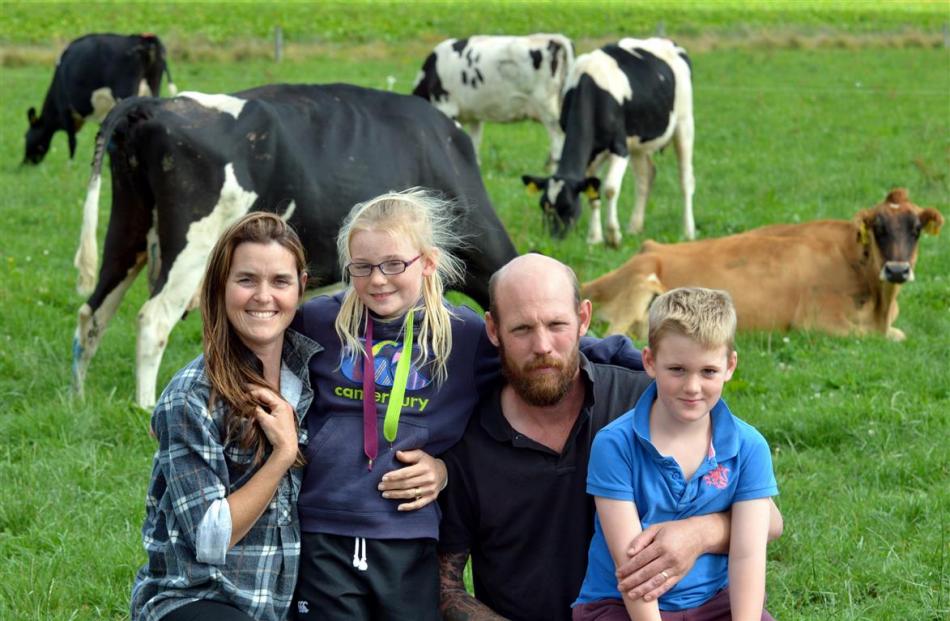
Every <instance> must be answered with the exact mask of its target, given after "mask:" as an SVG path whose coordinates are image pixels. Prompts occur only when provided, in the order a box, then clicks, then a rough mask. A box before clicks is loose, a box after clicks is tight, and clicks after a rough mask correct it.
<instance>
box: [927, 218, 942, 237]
mask: <svg viewBox="0 0 950 621" xmlns="http://www.w3.org/2000/svg"><path fill="white" fill-rule="evenodd" d="M924 233H926V234H928V235H939V234H940V223H939V222H937V220H936V219H934V220H931V221H930V222H928V223H927V224H925V225H924Z"/></svg>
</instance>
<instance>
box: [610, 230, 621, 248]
mask: <svg viewBox="0 0 950 621" xmlns="http://www.w3.org/2000/svg"><path fill="white" fill-rule="evenodd" d="M621 241H623V235H621V234H620V231H607V245H608V246H610V247H611V248H619V247H620V242H621Z"/></svg>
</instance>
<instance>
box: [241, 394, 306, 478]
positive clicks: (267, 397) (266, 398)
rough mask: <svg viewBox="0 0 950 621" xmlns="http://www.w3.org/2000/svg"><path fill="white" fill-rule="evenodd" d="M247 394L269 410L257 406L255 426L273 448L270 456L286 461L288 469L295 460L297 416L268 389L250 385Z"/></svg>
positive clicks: (288, 405)
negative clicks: (256, 425) (259, 428)
mask: <svg viewBox="0 0 950 621" xmlns="http://www.w3.org/2000/svg"><path fill="white" fill-rule="evenodd" d="M248 392H249V393H250V395H251V396H252V397H254V399H256V400H257V401H260V402H261V403H263V404H264V405H265V406H266V407H267V410H270V412H268V411H267V410H265V409H264V408H263V407H261V406H257V408H256V410H255V415H256V417H257V424H259V425H260V426H261V430H262V431H263V432H264V435H265V436H267V439H268V441H270V443H271V446H273V447H274V452H273V453H272V456H273V457H275V458H277V459H280V460H281V461H282V462H283V461H286V462H287V467H288V468H289V467H290V466H291V465H292V464H293V463H294V461H295V460H296V459H297V416H296V415H295V414H294V409H293V408H292V407H290V404H289V403H287V402H286V401H284V400H283V399H282V398H281V397H280V395H278V394H277V393H275V392H274V391H273V390H271V389H270V388H265V387H264V386H258V385H254V384H252V385H250V386H248Z"/></svg>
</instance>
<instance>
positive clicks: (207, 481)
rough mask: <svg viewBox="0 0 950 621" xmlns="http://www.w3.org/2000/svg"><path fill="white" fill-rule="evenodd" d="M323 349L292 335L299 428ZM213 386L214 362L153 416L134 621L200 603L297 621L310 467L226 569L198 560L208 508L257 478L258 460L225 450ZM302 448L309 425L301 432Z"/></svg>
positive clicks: (178, 383)
mask: <svg viewBox="0 0 950 621" xmlns="http://www.w3.org/2000/svg"><path fill="white" fill-rule="evenodd" d="M321 349H322V348H321V347H320V345H318V344H317V343H316V342H314V341H312V340H310V339H308V338H307V337H305V336H302V335H300V334H297V333H296V332H293V331H292V330H288V331H287V332H286V335H285V338H284V349H283V352H282V355H281V357H282V361H283V365H284V366H286V367H287V369H289V370H290V371H291V372H292V373H294V374H295V375H296V376H297V377H299V378H300V379H301V381H302V382H303V389H302V394H301V396H300V402H299V403H298V404H297V408H296V411H297V412H298V414H297V417H298V420H299V419H300V418H301V416H302V414H301V413H304V414H305V413H306V412H307V410H308V409H309V407H310V403H311V401H312V400H313V390H312V389H311V387H310V374H309V373H308V370H307V365H308V362H309V360H310V358H311V357H312V356H313V355H314V354H315V353H317V352H318V351H320V350H321ZM210 393H211V385H210V383H209V382H208V377H207V375H206V374H205V368H204V356H199V357H198V358H196V359H195V360H193V361H192V362H191V363H190V364H188V366H186V367H185V368H184V369H182V370H181V371H179V372H178V373H177V374H176V375H175V377H174V378H173V379H172V381H171V382H170V383H169V384H168V387H167V388H166V389H165V391H164V392H163V393H162V396H161V398H160V399H159V401H158V405H156V406H155V410H154V412H153V413H152V428H153V429H154V430H155V433H156V434H157V435H158V442H159V446H158V450H157V451H156V453H155V459H154V462H153V466H152V478H151V484H150V485H149V489H148V495H147V497H146V500H145V502H146V516H145V524H144V525H143V526H142V540H143V543H144V546H145V550H146V552H147V553H148V563H147V564H146V565H145V566H143V567H142V568H141V569H140V570H139V572H138V574H137V576H136V578H135V584H134V585H133V587H132V603H131V613H132V621H158V620H159V619H160V618H161V617H162V616H163V615H166V614H168V613H169V612H171V611H172V610H174V609H176V608H179V607H181V606H184V605H185V604H189V603H191V602H194V601H197V600H214V601H219V602H223V603H227V604H230V605H232V606H235V607H236V608H238V609H240V610H242V611H244V612H245V613H246V614H248V615H250V616H251V617H253V618H255V619H261V620H265V621H278V620H280V619H284V618H285V617H286V616H287V612H288V609H289V608H290V602H291V599H292V598H293V594H294V585H295V583H296V581H297V569H298V567H299V561H300V524H299V522H298V520H297V507H296V504H297V494H298V492H299V491H300V481H301V478H302V475H303V473H302V469H301V468H291V469H290V470H288V471H287V474H285V475H284V478H283V480H281V482H280V485H279V486H278V488H277V492H276V493H275V495H274V498H273V500H271V502H270V504H269V505H268V506H267V509H265V511H264V514H263V515H261V517H260V518H259V519H258V520H257V522H256V523H255V524H254V526H253V527H252V528H251V530H250V531H249V532H248V533H247V535H245V536H244V538H243V539H241V541H239V542H238V543H237V544H235V546H234V547H233V548H231V549H230V550H228V553H227V559H226V561H225V563H224V564H223V565H212V564H209V563H202V562H200V561H198V560H196V554H195V549H196V533H197V531H198V525H199V524H200V523H201V519H202V517H204V515H205V513H206V512H207V510H208V507H209V506H210V505H211V504H212V503H213V502H214V501H216V500H219V499H222V498H226V497H227V496H228V495H229V494H231V493H232V492H234V491H235V490H237V489H238V488H240V487H241V486H242V485H244V484H245V483H246V482H247V481H248V480H250V478H251V477H252V476H253V475H254V473H255V472H256V470H257V469H256V468H249V467H248V466H249V464H250V462H251V460H252V458H253V452H252V451H248V450H243V449H241V448H240V447H238V446H236V445H234V444H233V443H228V444H222V438H223V433H222V432H223V430H224V416H225V414H226V410H227V406H224V405H222V404H221V403H220V402H219V403H217V404H216V405H215V407H214V408H212V409H209V408H208V398H209V396H210ZM299 427H300V444H301V445H305V444H307V431H306V429H307V426H306V424H304V423H302V422H301V423H300V426H299Z"/></svg>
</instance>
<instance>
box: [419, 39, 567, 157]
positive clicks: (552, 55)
mask: <svg viewBox="0 0 950 621" xmlns="http://www.w3.org/2000/svg"><path fill="white" fill-rule="evenodd" d="M573 64H574V44H573V43H571V40H570V39H568V38H567V37H565V36H564V35H560V34H532V35H527V36H524V37H507V36H484V35H483V36H476V37H469V38H467V39H448V40H446V41H443V42H442V43H439V44H438V45H437V46H435V49H434V50H433V51H432V53H431V54H429V56H428V58H426V61H425V63H424V64H423V65H422V70H421V71H420V72H419V76H418V77H417V78H416V83H415V86H414V87H413V89H414V90H413V91H412V94H413V95H418V96H419V97H422V98H423V99H426V100H428V101H429V102H431V103H432V105H434V106H435V107H436V108H438V109H439V110H441V111H442V112H444V113H445V114H446V115H448V116H449V117H450V118H452V119H454V120H456V121H459V122H460V123H462V124H463V125H465V127H466V129H468V133H469V135H470V136H471V137H472V142H473V143H474V144H475V153H476V154H477V153H478V146H479V143H480V142H481V139H482V123H483V122H484V121H491V122H495V123H510V122H513V121H522V120H524V119H534V120H536V121H540V122H541V123H542V124H543V125H544V127H545V129H547V130H548V135H549V136H550V137H551V151H550V155H549V156H548V166H550V167H551V169H552V170H553V169H554V167H556V166H557V162H558V159H559V158H560V156H561V147H562V146H563V145H564V133H563V132H562V131H561V127H560V125H559V124H558V118H559V116H560V114H561V91H562V89H563V87H564V81H565V79H566V78H567V75H568V72H569V71H570V68H571V65H573Z"/></svg>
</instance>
